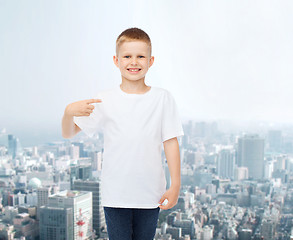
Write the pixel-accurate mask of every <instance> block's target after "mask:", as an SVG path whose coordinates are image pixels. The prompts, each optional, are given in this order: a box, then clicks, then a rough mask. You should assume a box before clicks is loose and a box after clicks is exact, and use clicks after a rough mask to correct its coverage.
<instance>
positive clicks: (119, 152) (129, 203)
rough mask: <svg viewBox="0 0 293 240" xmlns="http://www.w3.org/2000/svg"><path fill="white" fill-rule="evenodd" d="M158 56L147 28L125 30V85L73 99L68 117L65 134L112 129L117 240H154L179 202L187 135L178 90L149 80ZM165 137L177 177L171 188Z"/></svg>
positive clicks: (111, 214) (108, 139)
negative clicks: (162, 217) (162, 214)
mask: <svg viewBox="0 0 293 240" xmlns="http://www.w3.org/2000/svg"><path fill="white" fill-rule="evenodd" d="M151 54H152V46H151V40H150V38H149V36H148V35H147V33H145V32H144V31H143V30H141V29H139V28H129V29H126V30H125V31H123V32H122V33H121V34H120V35H119V36H118V38H117V40H116V56H113V61H114V64H115V65H116V66H117V67H118V68H119V70H120V72H121V78H122V83H121V84H120V85H119V87H118V86H117V87H115V88H113V89H110V90H106V91H102V92H100V93H98V94H97V96H96V98H95V99H89V100H82V101H78V102H74V103H71V104H69V105H68V106H67V107H66V108H65V111H64V116H63V119H62V136H63V137H64V138H71V137H73V136H74V135H75V134H77V133H78V132H80V131H81V130H82V131H84V132H85V133H86V134H87V135H88V136H90V137H91V136H93V134H94V133H96V132H103V133H104V153H103V164H102V174H101V202H102V203H101V204H102V206H103V207H104V212H105V218H106V224H107V230H108V235H109V238H110V240H118V239H119V240H130V239H136V240H151V239H153V237H154V235H155V230H156V225H157V220H158V215H159V211H160V209H163V210H166V209H170V208H172V207H173V206H175V205H176V204H177V201H178V196H179V191H180V154H179V144H178V140H177V137H179V136H182V135H184V133H183V129H182V125H181V121H180V117H179V114H178V110H177V106H176V103H175V100H174V98H173V96H172V95H171V94H170V92H169V91H167V90H165V89H163V88H159V87H154V86H147V85H146V84H145V76H146V73H147V72H148V70H149V68H150V67H151V66H152V65H153V63H154V57H153V56H151ZM162 143H163V145H164V151H165V155H166V159H167V163H168V167H169V171H170V175H171V186H170V188H169V189H168V190H167V191H166V179H165V175H164V170H163V165H162V161H161V151H162ZM165 200H167V201H168V203H167V204H166V205H164V204H163V202H164V201H165Z"/></svg>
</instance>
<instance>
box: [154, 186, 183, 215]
mask: <svg viewBox="0 0 293 240" xmlns="http://www.w3.org/2000/svg"><path fill="white" fill-rule="evenodd" d="M179 193H180V187H172V186H171V187H170V188H169V189H168V190H167V191H166V192H165V193H164V195H163V196H162V197H161V199H160V201H159V203H160V204H162V203H163V202H164V201H165V199H168V203H167V204H166V205H159V208H161V209H163V210H167V209H170V208H172V207H174V206H175V205H176V204H177V202H178V197H179Z"/></svg>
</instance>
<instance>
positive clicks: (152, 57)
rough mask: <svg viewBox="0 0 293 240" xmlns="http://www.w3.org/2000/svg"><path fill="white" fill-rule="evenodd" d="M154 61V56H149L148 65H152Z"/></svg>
mask: <svg viewBox="0 0 293 240" xmlns="http://www.w3.org/2000/svg"><path fill="white" fill-rule="evenodd" d="M154 61H155V57H154V56H151V58H150V67H151V66H152V65H153V63H154Z"/></svg>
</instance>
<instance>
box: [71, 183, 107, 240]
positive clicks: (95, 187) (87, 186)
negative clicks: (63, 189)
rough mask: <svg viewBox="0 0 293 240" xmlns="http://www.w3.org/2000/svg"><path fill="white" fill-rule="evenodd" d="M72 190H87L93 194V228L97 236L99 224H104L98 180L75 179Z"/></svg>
mask: <svg viewBox="0 0 293 240" xmlns="http://www.w3.org/2000/svg"><path fill="white" fill-rule="evenodd" d="M72 190H79V191H81V190H82V191H89V192H92V194H93V198H92V199H93V229H94V230H95V232H96V235H97V236H98V237H99V233H100V228H101V225H105V224H106V223H105V215H104V212H103V207H102V206H101V201H100V200H101V195H100V182H99V181H90V180H75V181H74V182H73V186H72Z"/></svg>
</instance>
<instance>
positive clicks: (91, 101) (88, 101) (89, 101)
mask: <svg viewBox="0 0 293 240" xmlns="http://www.w3.org/2000/svg"><path fill="white" fill-rule="evenodd" d="M99 102H102V100H101V99H94V98H93V99H89V100H87V102H86V103H87V104H90V103H99Z"/></svg>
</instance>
